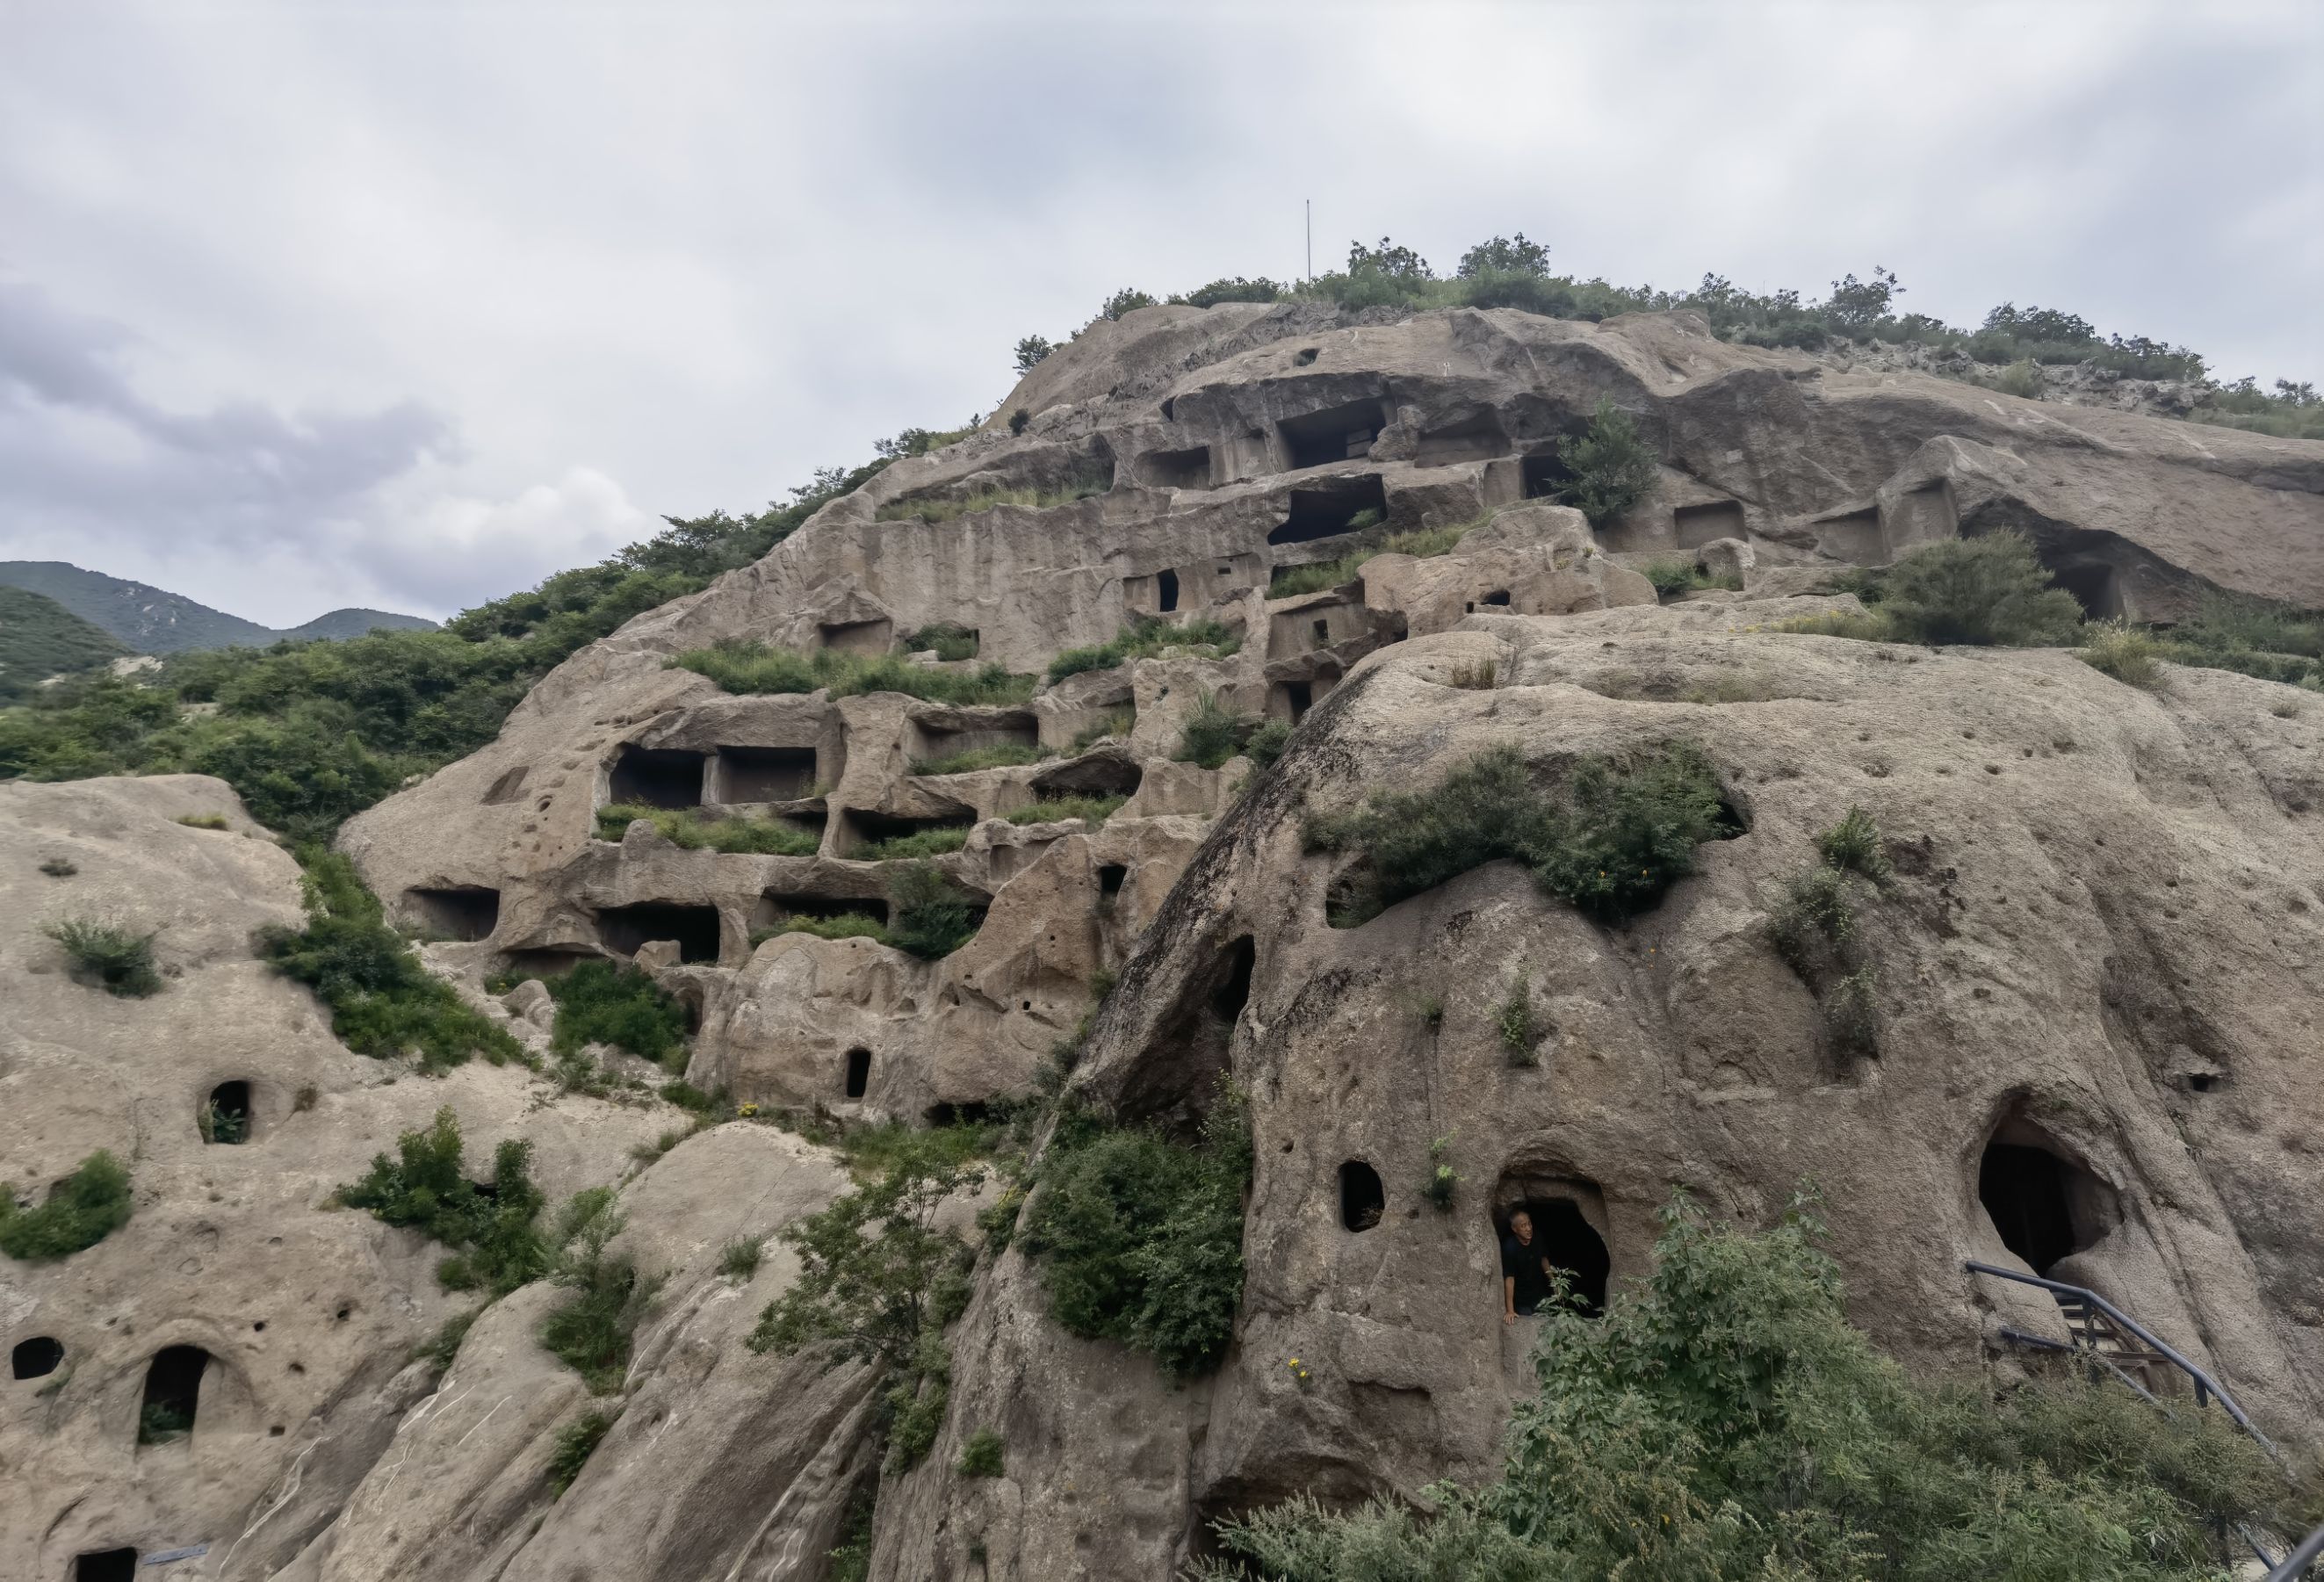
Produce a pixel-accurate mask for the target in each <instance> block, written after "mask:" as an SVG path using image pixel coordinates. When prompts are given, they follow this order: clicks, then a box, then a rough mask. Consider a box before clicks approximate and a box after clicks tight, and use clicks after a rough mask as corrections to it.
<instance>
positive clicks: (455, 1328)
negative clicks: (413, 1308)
mask: <svg viewBox="0 0 2324 1582" xmlns="http://www.w3.org/2000/svg"><path fill="white" fill-rule="evenodd" d="M483 1313H484V1309H483V1308H470V1309H468V1310H467V1311H466V1312H465V1313H455V1314H453V1315H452V1316H451V1317H450V1318H447V1319H445V1320H444V1321H443V1323H441V1324H439V1325H438V1326H437V1327H436V1333H435V1334H433V1335H431V1336H429V1337H428V1338H427V1339H425V1340H423V1341H421V1342H420V1344H419V1345H418V1346H413V1347H412V1348H411V1360H412V1361H413V1362H416V1363H426V1364H427V1365H429V1367H431V1368H434V1369H435V1370H436V1371H437V1372H438V1373H439V1374H442V1373H447V1372H449V1371H450V1370H451V1366H452V1363H453V1360H454V1359H455V1358H456V1357H457V1356H458V1355H460V1343H461V1342H462V1341H464V1340H466V1339H467V1338H468V1331H469V1330H471V1329H473V1328H475V1325H476V1320H477V1318H480V1317H481V1316H483Z"/></svg>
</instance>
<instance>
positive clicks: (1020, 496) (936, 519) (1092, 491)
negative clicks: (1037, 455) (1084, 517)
mask: <svg viewBox="0 0 2324 1582" xmlns="http://www.w3.org/2000/svg"><path fill="white" fill-rule="evenodd" d="M1112 486H1113V480H1112V478H1111V477H1110V476H1109V477H1096V476H1082V477H1076V478H1074V479H1072V480H1071V481H1069V482H1068V483H1067V484H1066V485H1065V487H1063V488H1061V489H980V490H978V491H977V492H976V493H975V494H973V495H963V496H962V497H961V498H959V499H957V500H891V501H890V502H889V503H888V504H885V505H882V506H881V507H880V510H879V512H878V515H879V519H880V520H881V522H925V523H927V524H928V525H929V526H931V527H934V526H936V525H937V524H938V523H945V522H952V521H955V520H957V519H958V518H960V517H963V516H973V515H975V514H976V513H978V512H980V511H990V510H991V509H992V508H993V507H994V506H996V505H1017V506H1021V507H1023V508H1024V509H1025V510H1028V511H1047V510H1050V509H1052V508H1054V507H1056V506H1059V505H1070V504H1073V503H1074V501H1076V500H1086V499H1088V498H1089V497H1090V496H1091V495H1102V494H1104V493H1105V492H1106V491H1107V490H1108V489H1110V488H1111V487H1112ZM962 657H964V658H965V657H967V656H966V655H963V656H962Z"/></svg>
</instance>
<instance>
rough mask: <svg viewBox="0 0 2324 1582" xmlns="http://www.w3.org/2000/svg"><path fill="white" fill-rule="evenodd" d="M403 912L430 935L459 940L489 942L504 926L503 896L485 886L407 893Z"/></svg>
mask: <svg viewBox="0 0 2324 1582" xmlns="http://www.w3.org/2000/svg"><path fill="white" fill-rule="evenodd" d="M403 910H404V911H406V912H407V913H409V914H410V915H411V916H413V917H416V918H418V919H419V920H420V926H421V927H423V928H425V929H427V930H429V931H430V932H433V933H438V934H445V935H448V936H449V937H451V938H452V939H466V940H475V939H491V938H492V935H493V930H494V929H496V928H498V927H500V921H501V893H500V892H499V891H497V890H488V889H486V888H485V887H484V886H483V885H481V884H457V885H449V886H447V887H445V888H442V889H434V890H420V889H412V890H407V891H405V892H404V893H403Z"/></svg>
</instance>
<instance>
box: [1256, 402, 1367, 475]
mask: <svg viewBox="0 0 2324 1582" xmlns="http://www.w3.org/2000/svg"><path fill="white" fill-rule="evenodd" d="M1380 412H1381V408H1380V403H1379V401H1377V400H1371V401H1351V402H1348V403H1347V404H1346V405H1345V406H1334V407H1326V408H1325V409H1324V410H1323V411H1322V412H1309V413H1307V414H1305V416H1303V417H1296V418H1286V419H1284V420H1283V421H1282V422H1281V423H1279V424H1277V432H1278V433H1280V434H1281V435H1282V436H1283V449H1284V450H1285V452H1286V454H1287V455H1288V456H1289V458H1290V459H1291V467H1292V470H1293V471H1295V472H1296V471H1297V470H1298V469H1299V468H1301V467H1325V466H1328V465H1330V464H1331V463H1333V462H1335V461H1346V460H1348V459H1349V458H1351V457H1360V456H1364V455H1366V454H1368V453H1369V451H1370V449H1371V448H1372V441H1373V440H1374V439H1378V438H1379V431H1380Z"/></svg>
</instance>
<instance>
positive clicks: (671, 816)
mask: <svg viewBox="0 0 2324 1582" xmlns="http://www.w3.org/2000/svg"><path fill="white" fill-rule="evenodd" d="M641 819H642V820H643V821H644V822H646V823H649V824H650V825H652V826H653V827H654V828H655V829H657V830H659V832H660V834H661V836H662V838H663V839H665V840H668V841H669V843H670V844H671V845H673V846H678V847H685V848H686V849H687V850H688V851H723V852H748V853H752V854H753V855H756V856H778V857H811V856H815V854H816V852H817V851H818V850H820V849H821V848H822V846H823V841H822V838H821V837H819V836H816V835H812V834H810V833H808V832H807V830H804V829H800V828H796V827H794V826H792V825H789V824H786V823H784V822H783V821H782V820H781V819H742V818H732V817H730V818H723V819H722V818H710V817H705V815H704V814H703V813H701V812H700V811H699V810H696V809H693V808H646V807H640V806H638V805H636V804H635V803H631V802H609V803H607V804H606V805H605V806H604V807H602V808H600V809H598V810H597V838H598V839H600V840H613V841H618V840H620V839H621V838H622V836H623V835H624V834H626V833H627V832H628V830H629V828H630V826H631V825H632V824H635V823H637V822H639V821H640V820H641Z"/></svg>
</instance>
